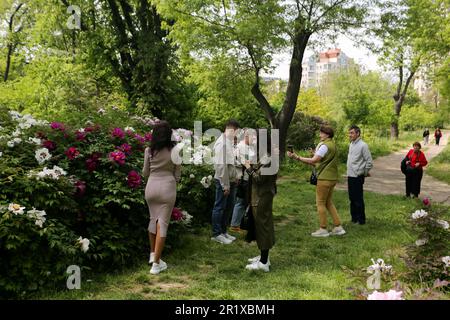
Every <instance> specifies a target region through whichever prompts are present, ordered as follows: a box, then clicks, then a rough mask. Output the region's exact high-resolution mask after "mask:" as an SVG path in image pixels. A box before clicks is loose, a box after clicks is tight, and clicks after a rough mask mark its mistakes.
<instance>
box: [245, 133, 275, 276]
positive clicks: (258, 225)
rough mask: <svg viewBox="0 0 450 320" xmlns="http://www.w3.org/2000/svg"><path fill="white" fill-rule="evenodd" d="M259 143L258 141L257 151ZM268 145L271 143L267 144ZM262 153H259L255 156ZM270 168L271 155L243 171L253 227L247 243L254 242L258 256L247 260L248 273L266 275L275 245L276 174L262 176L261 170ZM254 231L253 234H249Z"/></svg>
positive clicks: (248, 165) (266, 155)
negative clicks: (247, 182) (262, 272)
mask: <svg viewBox="0 0 450 320" xmlns="http://www.w3.org/2000/svg"><path fill="white" fill-rule="evenodd" d="M259 141H260V139H258V147H259V148H258V150H260V145H259ZM269 145H270V142H269ZM260 154H261V153H260V152H258V156H259V155H260ZM273 155H274V156H276V157H278V156H279V151H278V149H276V148H275V147H274V148H273ZM270 165H271V156H270V152H268V153H266V154H265V155H264V156H262V157H260V158H259V161H258V163H257V164H250V161H247V162H246V163H245V167H246V171H247V173H248V175H249V192H248V194H249V196H250V199H249V202H248V203H249V204H250V209H251V214H252V218H253V219H250V221H253V225H252V226H250V228H249V229H250V230H249V231H248V233H247V237H246V240H247V241H248V242H251V241H253V240H256V243H257V245H258V248H259V250H260V255H259V256H256V257H254V258H250V259H248V262H250V264H248V265H247V266H246V267H245V268H246V269H247V270H262V271H265V272H269V266H270V261H269V250H270V249H272V247H273V245H274V244H275V229H274V224H273V214H272V207H273V198H274V196H275V194H276V192H277V191H276V190H277V187H276V179H277V175H276V174H269V175H265V174H263V172H262V169H263V168H264V167H269V166H270ZM252 229H253V230H252Z"/></svg>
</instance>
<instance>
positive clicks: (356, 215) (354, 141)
mask: <svg viewBox="0 0 450 320" xmlns="http://www.w3.org/2000/svg"><path fill="white" fill-rule="evenodd" d="M348 134H349V138H350V147H349V149H348V157H347V182H348V197H349V199H350V214H351V216H352V222H353V223H359V224H365V223H366V213H365V205H364V194H363V192H364V190H363V185H364V179H365V177H370V173H369V171H370V169H372V167H373V161H372V155H371V154H370V150H369V147H368V146H367V144H366V143H365V142H364V141H362V140H361V137H360V136H361V129H360V128H359V127H357V126H351V127H350V129H349V133H348Z"/></svg>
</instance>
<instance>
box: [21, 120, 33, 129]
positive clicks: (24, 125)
mask: <svg viewBox="0 0 450 320" xmlns="http://www.w3.org/2000/svg"><path fill="white" fill-rule="evenodd" d="M19 128H20V129H29V128H31V123H29V122H21V123H19Z"/></svg>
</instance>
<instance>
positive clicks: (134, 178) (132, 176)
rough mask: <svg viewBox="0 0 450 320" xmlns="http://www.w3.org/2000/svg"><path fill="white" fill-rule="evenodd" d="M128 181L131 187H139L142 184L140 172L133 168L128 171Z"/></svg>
mask: <svg viewBox="0 0 450 320" xmlns="http://www.w3.org/2000/svg"><path fill="white" fill-rule="evenodd" d="M127 182H128V186H129V187H130V188H133V189H135V188H139V187H140V185H141V176H140V175H139V173H137V172H136V171H134V170H132V171H130V172H129V173H128V177H127Z"/></svg>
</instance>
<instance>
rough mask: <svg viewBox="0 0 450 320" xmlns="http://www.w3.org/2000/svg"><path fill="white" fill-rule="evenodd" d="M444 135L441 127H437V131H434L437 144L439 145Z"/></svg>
mask: <svg viewBox="0 0 450 320" xmlns="http://www.w3.org/2000/svg"><path fill="white" fill-rule="evenodd" d="M441 137H442V132H441V129H439V128H437V129H436V131H435V132H434V139H435V140H436V145H437V146H438V145H439V141H440V140H441Z"/></svg>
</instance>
